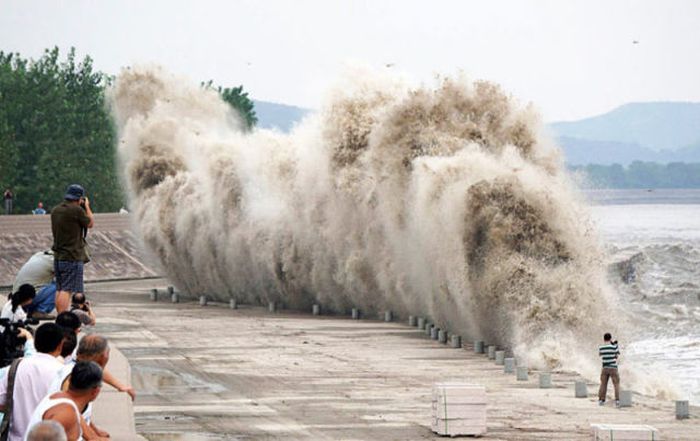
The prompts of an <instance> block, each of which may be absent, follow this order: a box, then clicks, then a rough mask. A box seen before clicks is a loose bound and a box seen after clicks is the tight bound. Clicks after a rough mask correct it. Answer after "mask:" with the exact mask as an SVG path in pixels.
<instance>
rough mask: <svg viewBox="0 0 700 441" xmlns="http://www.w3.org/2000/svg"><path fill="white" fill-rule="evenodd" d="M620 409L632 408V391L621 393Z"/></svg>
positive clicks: (622, 391)
mask: <svg viewBox="0 0 700 441" xmlns="http://www.w3.org/2000/svg"><path fill="white" fill-rule="evenodd" d="M620 407H632V391H631V390H621V391H620Z"/></svg>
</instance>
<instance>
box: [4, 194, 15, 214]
mask: <svg viewBox="0 0 700 441" xmlns="http://www.w3.org/2000/svg"><path fill="white" fill-rule="evenodd" d="M2 197H3V199H5V214H12V200H13V199H14V198H15V195H14V194H12V190H10V189H9V188H6V189H5V193H3V195H2Z"/></svg>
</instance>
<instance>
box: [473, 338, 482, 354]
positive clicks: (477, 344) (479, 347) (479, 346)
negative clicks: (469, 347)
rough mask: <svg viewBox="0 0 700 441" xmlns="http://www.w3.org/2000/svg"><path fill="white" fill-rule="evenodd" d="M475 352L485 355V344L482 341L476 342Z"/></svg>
mask: <svg viewBox="0 0 700 441" xmlns="http://www.w3.org/2000/svg"><path fill="white" fill-rule="evenodd" d="M474 352H475V353H477V354H483V353H484V342H483V341H481V340H476V341H475V342H474Z"/></svg>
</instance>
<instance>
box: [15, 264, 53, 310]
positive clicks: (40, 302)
mask: <svg viewBox="0 0 700 441" xmlns="http://www.w3.org/2000/svg"><path fill="white" fill-rule="evenodd" d="M53 266H54V262H53V251H51V250H46V251H39V252H38V253H35V254H34V255H33V256H32V257H30V258H29V260H27V261H26V262H25V263H24V265H22V268H20V269H19V271H18V272H17V275H16V276H15V283H14V285H13V286H12V291H17V289H19V287H20V286H21V285H24V284H25V283H28V284H30V285H32V286H33V287H34V289H35V290H36V297H35V298H34V301H32V303H31V304H29V305H28V306H27V307H26V308H24V310H25V311H26V312H27V314H28V315H29V316H30V317H32V318H36V319H40V320H41V319H44V320H53V319H55V318H56V317H55V316H52V315H51V312H52V311H53V310H54V308H55V307H56V282H54V280H53Z"/></svg>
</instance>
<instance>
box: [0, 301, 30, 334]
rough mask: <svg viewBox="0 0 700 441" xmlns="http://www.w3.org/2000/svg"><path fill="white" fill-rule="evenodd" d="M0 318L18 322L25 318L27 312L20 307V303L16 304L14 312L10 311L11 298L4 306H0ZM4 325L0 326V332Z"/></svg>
mask: <svg viewBox="0 0 700 441" xmlns="http://www.w3.org/2000/svg"><path fill="white" fill-rule="evenodd" d="M0 318H4V319H10V322H12V323H14V322H18V321H20V320H26V319H27V313H26V312H24V309H22V305H17V309H15V312H12V300H8V301H7V303H5V306H3V307H2V312H0ZM4 330H5V327H4V326H0V332H2V331H4Z"/></svg>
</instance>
